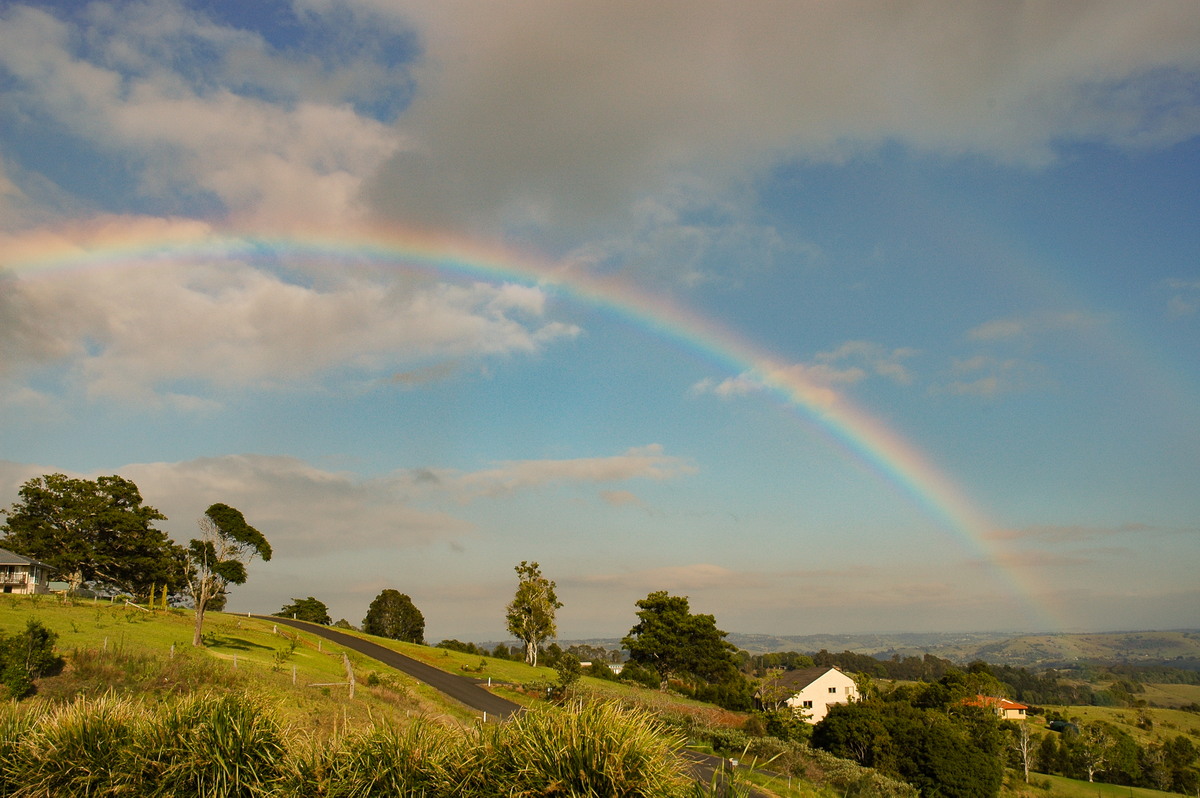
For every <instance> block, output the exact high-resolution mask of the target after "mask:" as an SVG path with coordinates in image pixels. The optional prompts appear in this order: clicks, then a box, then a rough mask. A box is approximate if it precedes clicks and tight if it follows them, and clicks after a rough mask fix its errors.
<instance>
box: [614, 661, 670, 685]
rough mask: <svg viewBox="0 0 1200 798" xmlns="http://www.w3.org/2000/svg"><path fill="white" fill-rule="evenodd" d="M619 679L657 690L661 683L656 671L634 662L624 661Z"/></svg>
mask: <svg viewBox="0 0 1200 798" xmlns="http://www.w3.org/2000/svg"><path fill="white" fill-rule="evenodd" d="M621 681H623V682H633V683H634V684H640V685H641V686H642V687H648V688H650V689H651V690H657V689H658V688H659V687H660V686H661V685H662V679H660V678H659V677H658V674H657V673H655V672H654V671H652V670H650V669H649V668H647V667H645V666H644V665H639V664H638V663H636V662H627V663H625V667H624V668H622V669H621Z"/></svg>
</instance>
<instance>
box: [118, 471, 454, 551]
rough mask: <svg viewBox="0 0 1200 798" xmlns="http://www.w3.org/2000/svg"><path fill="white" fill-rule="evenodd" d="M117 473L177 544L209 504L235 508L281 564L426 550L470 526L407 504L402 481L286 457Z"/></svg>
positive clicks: (186, 535)
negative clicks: (161, 516) (160, 517)
mask: <svg viewBox="0 0 1200 798" xmlns="http://www.w3.org/2000/svg"><path fill="white" fill-rule="evenodd" d="M121 474H122V475H123V476H125V477H127V478H128V479H132V480H133V481H134V482H136V483H137V485H138V487H139V488H140V489H141V492H142V496H143V498H144V499H145V500H146V502H147V503H148V504H152V505H154V506H155V507H157V508H158V509H160V510H162V511H163V512H164V513H165V514H166V515H167V517H168V518H169V519H170V523H169V524H168V525H164V528H168V529H169V530H170V531H171V532H172V533H173V535H174V537H175V538H176V539H177V540H187V539H188V538H189V537H191V536H193V535H194V534H195V524H194V523H193V519H196V518H199V517H200V515H201V514H202V513H203V512H204V510H205V508H207V507H208V506H209V505H210V504H212V503H213V502H224V503H226V504H230V505H232V506H234V507H237V508H238V509H240V510H242V511H243V512H244V513H245V514H246V517H247V519H249V520H250V521H251V523H253V524H254V525H255V526H256V527H258V528H259V529H260V530H261V531H262V532H263V534H265V535H266V536H267V538H268V540H270V541H271V544H272V546H273V547H274V549H275V553H276V555H277V556H280V557H282V558H283V559H284V560H287V559H290V558H295V557H308V556H316V555H320V554H322V553H330V552H333V551H337V552H341V553H345V552H347V551H355V550H363V549H373V548H381V547H385V548H393V549H403V548H409V547H413V546H422V545H428V544H429V543H431V542H434V541H437V540H445V539H454V538H460V537H463V536H467V535H471V534H473V532H474V528H473V526H472V525H471V524H470V523H468V522H466V521H464V520H462V519H459V518H455V517H453V516H451V515H447V514H445V513H442V512H439V511H429V510H422V509H418V508H416V507H414V506H412V504H411V502H409V501H408V498H409V497H408V495H407V491H406V486H405V484H404V482H403V481H402V480H394V479H388V478H382V479H363V478H360V477H355V476H352V475H349V474H344V473H335V472H330V471H325V470H322V469H319V468H316V467H314V466H312V465H309V464H308V463H305V462H303V461H302V460H298V459H296V458H291V457H275V456H271V457H268V456H264V455H229V456H224V457H209V458H200V459H196V460H190V461H187V462H182V463H141V464H132V465H128V466H124V467H122V468H121Z"/></svg>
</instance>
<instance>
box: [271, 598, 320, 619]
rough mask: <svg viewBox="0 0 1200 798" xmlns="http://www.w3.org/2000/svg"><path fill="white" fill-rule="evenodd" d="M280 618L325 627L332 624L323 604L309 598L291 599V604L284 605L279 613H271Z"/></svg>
mask: <svg viewBox="0 0 1200 798" xmlns="http://www.w3.org/2000/svg"><path fill="white" fill-rule="evenodd" d="M272 614H273V615H276V616H278V617H280V618H295V619H296V620H298V621H309V622H311V623H320V624H324V625H325V626H329V624H331V623H333V619H332V618H330V617H329V608H328V607H326V606H325V602H323V601H320V600H319V599H315V598H313V597H312V596H309V597H308V598H306V599H298V598H293V599H292V603H291V604H286V605H284V606H283V608H281V609H280V610H279V612H276V613H272Z"/></svg>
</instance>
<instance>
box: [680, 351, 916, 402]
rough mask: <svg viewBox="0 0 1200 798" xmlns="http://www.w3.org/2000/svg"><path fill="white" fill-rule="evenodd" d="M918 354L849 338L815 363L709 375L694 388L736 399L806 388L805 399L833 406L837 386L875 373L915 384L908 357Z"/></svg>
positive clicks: (697, 391)
mask: <svg viewBox="0 0 1200 798" xmlns="http://www.w3.org/2000/svg"><path fill="white" fill-rule="evenodd" d="M916 354H917V351H916V350H915V349H911V348H908V347H901V348H897V349H887V348H885V347H883V346H881V345H879V344H876V343H873V342H871V341H847V342H845V343H843V344H841V345H840V346H838V347H837V348H836V349H833V350H830V351H827V352H818V353H817V354H816V355H814V356H813V360H814V361H815V362H812V363H792V364H790V365H786V366H771V367H769V368H761V369H755V370H751V371H745V372H743V373H741V374H739V375H737V376H735V377H727V378H725V379H723V380H716V379H714V378H711V377H706V378H705V379H702V380H700V381H698V382H696V383H695V384H694V385H692V387H691V392H692V393H693V394H713V395H714V396H718V397H720V398H722V399H732V398H736V397H741V396H747V395H750V394H755V393H759V392H761V391H765V390H768V388H770V387H775V388H783V389H785V390H787V391H790V392H793V393H796V392H800V391H802V392H803V395H804V401H805V402H807V403H810V404H814V405H816V406H819V407H830V406H832V405H834V404H836V403H837V401H838V400H839V394H838V393H837V391H836V390H835V386H844V385H853V384H855V383H859V382H862V381H863V380H865V379H867V378H868V377H870V376H872V375H873V376H877V377H884V378H886V379H888V380H891V381H892V382H895V383H897V384H900V385H909V384H911V383H912V381H913V376H912V374H911V373H910V372H909V370H908V369H907V368H906V367H905V366H904V361H905V360H907V359H908V358H911V357H913V356H915V355H916Z"/></svg>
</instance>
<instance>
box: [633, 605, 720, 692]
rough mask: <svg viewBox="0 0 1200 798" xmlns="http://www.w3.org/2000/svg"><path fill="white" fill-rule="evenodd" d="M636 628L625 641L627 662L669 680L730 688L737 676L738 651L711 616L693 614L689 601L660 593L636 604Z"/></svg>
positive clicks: (664, 681) (664, 680)
mask: <svg viewBox="0 0 1200 798" xmlns="http://www.w3.org/2000/svg"><path fill="white" fill-rule="evenodd" d="M637 606H638V607H640V608H641V609H640V610H639V611H638V614H637V617H638V618H639V620H638V623H637V624H636V625H635V626H634V627H633V628H632V629H630V630H629V634H628V635H627V636H626V637H625V638H623V639H622V640H621V645H622V646H623V647H624V648H625V649H626V650H627V651H628V652H629V659H630V660H632V661H633V662H637V663H639V664H641V665H644V666H646V667H648V668H652V669H653V670H655V671H656V672H657V673H658V675H659V678H660V679H661V681H662V683H663V684H664V685H665V683H666V682H667V680H668V679H669V678H671V677H673V676H674V677H678V678H681V679H691V680H694V679H700V680H703V681H706V682H709V683H720V682H726V681H729V680H730V679H732V678H733V677H734V676H736V675H737V664H736V662H735V660H734V657H733V655H734V652H735V649H734V647H733V645H731V644H730V643H728V642H726V641H725V632H722V631H721V630H720V629H718V628H717V622H716V619H715V618H713V616H711V615H699V614H692V612H691V611H690V608H689V605H688V599H687V596H670V595H667V592H666V591H665V590H659V591H656V592H654V593H651V594H650V595H648V596H646V598H644V599H642V600H641V601H639V602H637Z"/></svg>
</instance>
